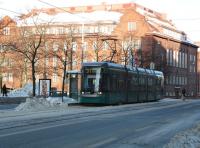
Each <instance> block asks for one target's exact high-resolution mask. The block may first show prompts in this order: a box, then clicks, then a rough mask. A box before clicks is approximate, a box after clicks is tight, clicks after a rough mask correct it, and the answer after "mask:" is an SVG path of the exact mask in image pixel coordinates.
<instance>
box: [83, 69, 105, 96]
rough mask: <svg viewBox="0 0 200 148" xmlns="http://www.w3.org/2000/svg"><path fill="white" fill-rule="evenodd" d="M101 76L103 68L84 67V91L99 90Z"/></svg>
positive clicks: (93, 91) (95, 91)
mask: <svg viewBox="0 0 200 148" xmlns="http://www.w3.org/2000/svg"><path fill="white" fill-rule="evenodd" d="M100 78H101V68H95V67H93V68H91V67H85V68H84V77H83V91H84V92H87V93H90V94H93V93H97V92H98V91H99V82H100Z"/></svg>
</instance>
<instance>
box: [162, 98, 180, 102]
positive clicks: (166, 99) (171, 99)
mask: <svg viewBox="0 0 200 148" xmlns="http://www.w3.org/2000/svg"><path fill="white" fill-rule="evenodd" d="M171 101H172V102H173V101H174V102H176V101H183V100H182V99H173V98H164V99H161V100H159V102H171Z"/></svg>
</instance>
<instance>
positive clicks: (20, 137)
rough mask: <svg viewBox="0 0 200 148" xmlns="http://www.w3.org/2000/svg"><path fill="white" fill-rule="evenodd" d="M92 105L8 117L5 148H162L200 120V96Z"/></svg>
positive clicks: (2, 126)
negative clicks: (69, 110)
mask: <svg viewBox="0 0 200 148" xmlns="http://www.w3.org/2000/svg"><path fill="white" fill-rule="evenodd" d="M93 108H94V107H92V109H93ZM92 109H91V110H85V111H84V110H83V111H81V112H74V113H68V114H65V113H62V114H60V115H59V114H57V115H56V116H49V117H42V118H41V117H40V116H38V117H37V115H36V114H37V113H34V116H36V117H34V118H30V119H29V118H28V117H26V118H22V117H21V116H24V114H23V115H18V116H19V117H17V116H16V117H13V118H12V116H10V117H8V118H6V117H5V119H4V118H3V119H4V120H2V121H0V147H1V148H12V147H13V148H38V147H41V148H68V147H69V148H79V147H80V148H95V147H100V148H103V147H106V148H113V147H115V148H124V147H125V148H145V147H148V148H151V147H152V148H153V147H159V148H160V147H163V146H164V145H165V144H167V143H168V142H169V141H170V139H171V138H172V137H173V136H174V135H175V134H176V133H178V132H180V131H183V130H186V129H188V128H191V127H193V126H195V125H196V124H197V123H198V122H199V121H200V114H199V113H200V101H198V100H197V101H196V100H193V101H178V102H173V101H172V102H156V103H149V104H146V103H145V104H139V105H138V104H136V105H123V106H119V107H118V106H114V107H108V108H107V107H105V108H104V107H102V109H99V110H98V111H97V110H95V111H93V110H92ZM41 114H42V113H41ZM29 116H31V115H29Z"/></svg>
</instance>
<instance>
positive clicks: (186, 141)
mask: <svg viewBox="0 0 200 148" xmlns="http://www.w3.org/2000/svg"><path fill="white" fill-rule="evenodd" d="M199 147H200V123H199V124H198V125H197V126H196V127H194V128H192V129H189V130H186V131H183V132H181V133H178V134H177V135H176V136H174V137H173V138H172V139H171V141H170V143H168V144H167V145H165V146H164V148H199Z"/></svg>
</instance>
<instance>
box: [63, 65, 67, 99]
mask: <svg viewBox="0 0 200 148" xmlns="http://www.w3.org/2000/svg"><path fill="white" fill-rule="evenodd" d="M66 70H67V61H64V68H63V81H62V102H63V101H64V100H63V96H64V89H65V76H66Z"/></svg>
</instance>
